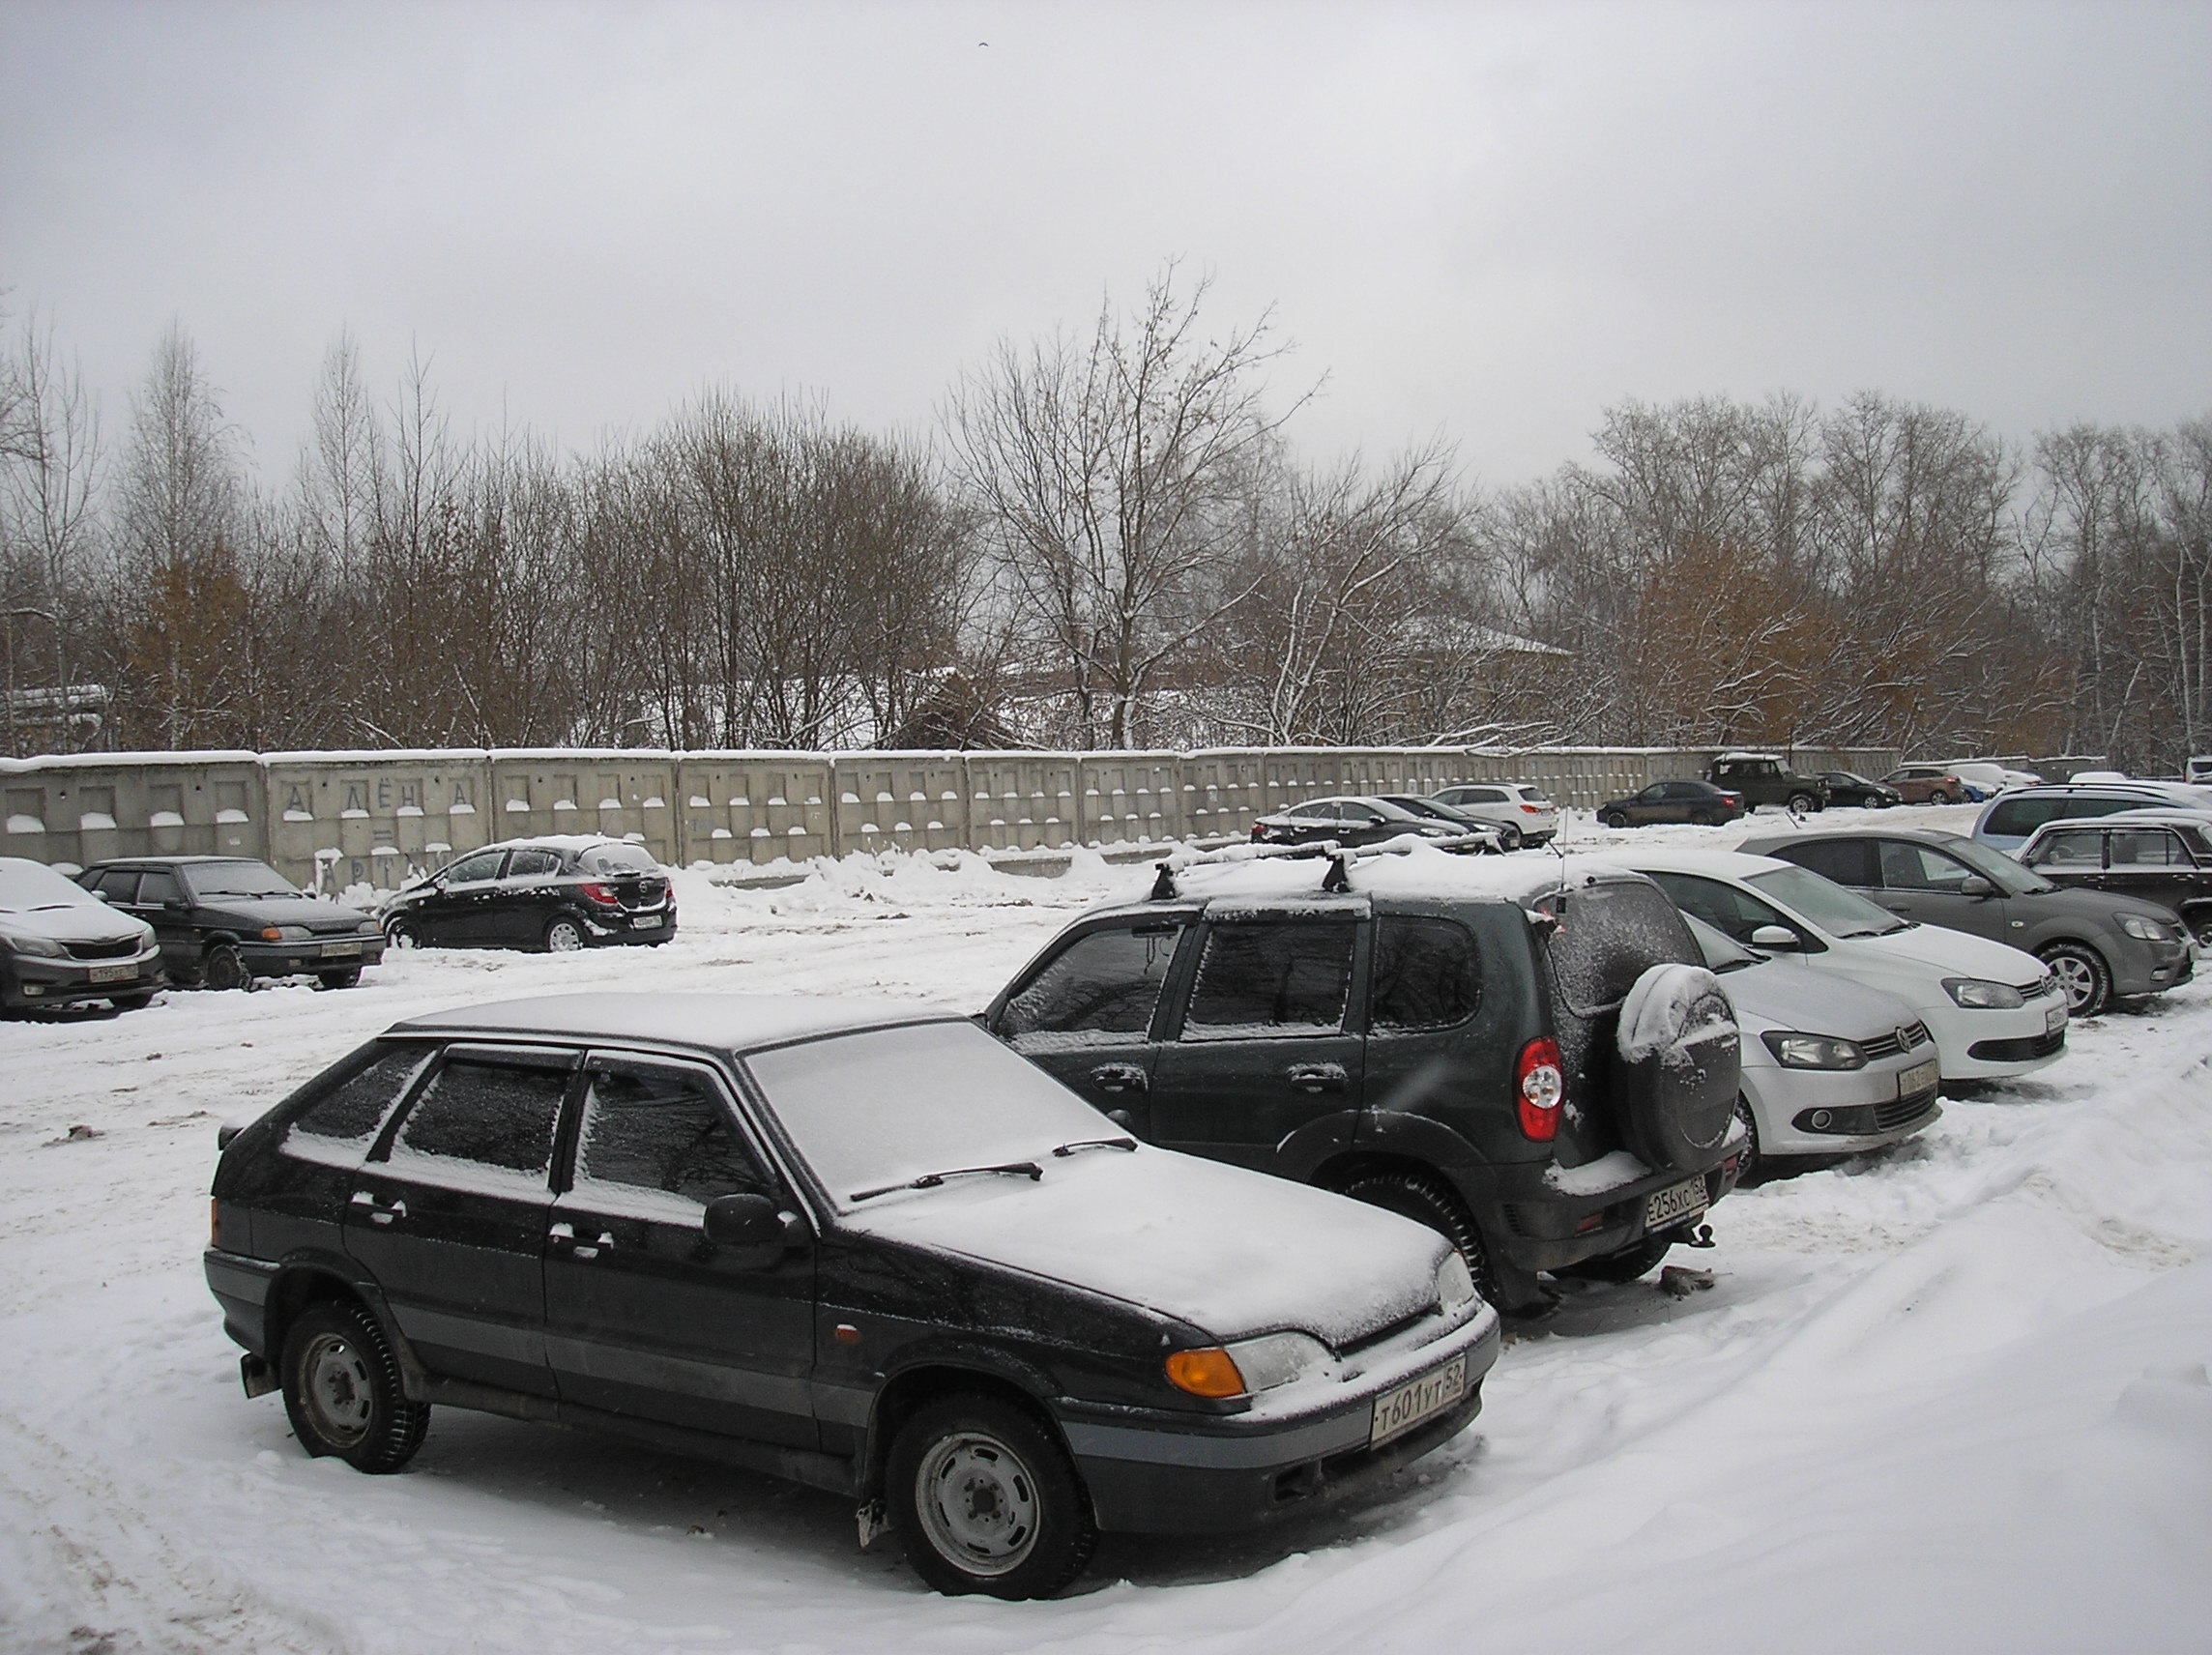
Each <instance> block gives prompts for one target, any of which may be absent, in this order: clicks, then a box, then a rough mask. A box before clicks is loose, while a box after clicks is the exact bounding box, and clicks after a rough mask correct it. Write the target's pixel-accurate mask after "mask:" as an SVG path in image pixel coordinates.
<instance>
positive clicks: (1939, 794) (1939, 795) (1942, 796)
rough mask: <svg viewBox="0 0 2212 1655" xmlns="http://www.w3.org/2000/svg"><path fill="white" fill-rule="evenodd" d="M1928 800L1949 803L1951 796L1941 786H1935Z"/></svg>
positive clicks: (1935, 802)
mask: <svg viewBox="0 0 2212 1655" xmlns="http://www.w3.org/2000/svg"><path fill="white" fill-rule="evenodd" d="M1928 802H1929V803H1930V804H1948V803H1950V802H1951V796H1950V795H1949V794H1948V793H1946V792H1944V791H1943V790H1942V789H1941V788H1939V787H1938V788H1935V789H1932V790H1931V791H1930V792H1929V795H1928Z"/></svg>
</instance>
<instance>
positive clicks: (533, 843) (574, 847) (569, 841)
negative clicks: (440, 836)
mask: <svg viewBox="0 0 2212 1655" xmlns="http://www.w3.org/2000/svg"><path fill="white" fill-rule="evenodd" d="M631 842H632V841H630V840H627V839H617V838H615V837H614V836H613V835H612V834H608V833H533V834H530V835H528V836H527V837H525V838H520V839H500V840H496V841H494V842H493V843H492V844H489V845H480V846H478V847H477V849H475V850H473V851H463V852H461V853H460V854H459V855H458V856H456V857H454V858H453V859H454V860H455V861H459V860H460V858H461V857H476V856H481V855H482V854H483V853H484V852H485V851H588V850H590V849H591V848H592V847H593V846H594V845H626V844H630V843H631Z"/></svg>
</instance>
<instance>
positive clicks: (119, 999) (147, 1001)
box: [107, 994, 154, 1011]
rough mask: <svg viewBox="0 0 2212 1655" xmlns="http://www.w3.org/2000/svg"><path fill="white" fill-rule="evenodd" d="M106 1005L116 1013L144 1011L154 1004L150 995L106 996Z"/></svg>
mask: <svg viewBox="0 0 2212 1655" xmlns="http://www.w3.org/2000/svg"><path fill="white" fill-rule="evenodd" d="M107 1003H108V1004H110V1005H112V1006H114V1007H115V1009H116V1010H118V1011H144V1010H145V1009H146V1008H147V1007H148V1006H149V1005H152V1004H153V1003H154V997H153V996H152V995H150V994H116V995H110V996H108V1000H107Z"/></svg>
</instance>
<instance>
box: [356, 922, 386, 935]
mask: <svg viewBox="0 0 2212 1655" xmlns="http://www.w3.org/2000/svg"><path fill="white" fill-rule="evenodd" d="M361 934H362V935H363V936H364V937H381V936H383V935H384V927H383V926H381V925H379V924H378V923H377V922H376V921H375V920H373V919H364V920H363V921H362V922H361Z"/></svg>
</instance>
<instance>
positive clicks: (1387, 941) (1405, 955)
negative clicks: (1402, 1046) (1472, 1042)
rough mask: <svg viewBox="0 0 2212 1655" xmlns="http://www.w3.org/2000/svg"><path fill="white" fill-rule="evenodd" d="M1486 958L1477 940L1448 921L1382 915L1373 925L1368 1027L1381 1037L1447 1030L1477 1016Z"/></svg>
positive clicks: (1463, 929)
mask: <svg viewBox="0 0 2212 1655" xmlns="http://www.w3.org/2000/svg"><path fill="white" fill-rule="evenodd" d="M1481 999H1482V958H1481V955H1480V953H1479V952H1478V951H1477V950H1476V948H1475V944H1474V937H1473V935H1472V934H1471V933H1470V931H1469V930H1468V928H1467V927H1466V926H1464V925H1461V924H1458V923H1456V922H1454V921H1452V920H1449V919H1429V918H1423V917H1420V916H1418V915H1398V914H1390V915H1383V917H1382V918H1381V919H1379V920H1378V921H1376V925H1375V989H1374V993H1373V995H1372V996H1371V997H1370V1002H1369V1003H1370V1007H1371V1010H1370V1016H1369V1026H1370V1027H1371V1028H1372V1029H1373V1030H1374V1031H1376V1032H1377V1033H1379V1034H1386V1033H1392V1032H1395V1031H1402V1030H1412V1029H1444V1028H1449V1027H1450V1026H1451V1025H1452V1024H1455V1023H1464V1022H1466V1021H1467V1019H1468V1018H1470V1017H1471V1016H1473V1015H1474V1009H1475V1006H1476V1005H1477V1004H1478V1003H1479V1002H1481Z"/></svg>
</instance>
